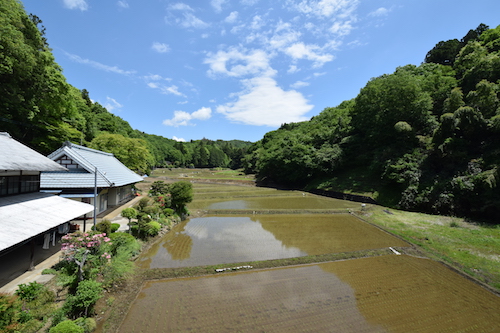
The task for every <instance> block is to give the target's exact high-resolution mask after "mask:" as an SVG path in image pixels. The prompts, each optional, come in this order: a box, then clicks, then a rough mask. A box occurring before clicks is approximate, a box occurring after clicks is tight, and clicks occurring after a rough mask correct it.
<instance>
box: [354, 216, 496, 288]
mask: <svg viewBox="0 0 500 333" xmlns="http://www.w3.org/2000/svg"><path fill="white" fill-rule="evenodd" d="M357 214H358V215H359V216H360V217H362V218H363V219H365V220H366V221H368V222H370V223H373V224H375V225H378V226H380V227H382V228H383V229H385V230H387V231H390V232H392V233H394V234H396V235H398V236H400V237H402V238H403V239H405V240H407V241H409V242H411V243H413V244H415V245H418V246H420V247H421V248H422V249H423V250H424V251H425V252H426V254H427V255H428V256H429V257H431V258H434V259H437V260H440V261H443V262H445V263H447V264H449V265H450V266H452V267H454V268H456V269H459V270H461V271H463V272H465V273H467V274H469V275H470V276H472V277H474V278H476V279H478V280H479V281H482V282H484V283H486V284H488V285H490V286H492V287H494V288H495V289H496V290H497V291H500V226H491V225H483V224H479V223H472V222H467V221H465V220H464V219H460V218H453V217H445V216H436V215H428V214H421V213H411V212H405V211H398V210H394V209H385V208H384V207H381V206H370V207H368V208H367V210H366V211H364V212H357Z"/></svg>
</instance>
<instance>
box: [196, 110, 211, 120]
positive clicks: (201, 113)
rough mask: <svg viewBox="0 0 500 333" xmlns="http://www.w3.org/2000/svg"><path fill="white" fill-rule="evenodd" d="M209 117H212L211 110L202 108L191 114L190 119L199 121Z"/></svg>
mask: <svg viewBox="0 0 500 333" xmlns="http://www.w3.org/2000/svg"><path fill="white" fill-rule="evenodd" d="M211 116H212V109H211V108H207V107H203V108H201V109H199V110H198V111H195V112H193V113H191V117H192V118H193V119H199V120H207V119H210V117H211Z"/></svg>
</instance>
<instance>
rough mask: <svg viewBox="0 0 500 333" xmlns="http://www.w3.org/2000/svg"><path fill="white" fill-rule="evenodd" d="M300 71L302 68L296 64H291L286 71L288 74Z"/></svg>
mask: <svg viewBox="0 0 500 333" xmlns="http://www.w3.org/2000/svg"><path fill="white" fill-rule="evenodd" d="M298 71H300V69H299V68H298V67H297V66H296V65H290V67H289V68H288V70H287V71H286V72H287V73H288V74H293V73H297V72H298Z"/></svg>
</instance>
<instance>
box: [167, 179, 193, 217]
mask: <svg viewBox="0 0 500 333" xmlns="http://www.w3.org/2000/svg"><path fill="white" fill-rule="evenodd" d="M170 194H171V195H172V207H173V208H174V209H175V210H176V211H177V212H183V211H184V209H185V205H186V204H188V203H190V202H191V201H193V185H192V184H191V183H190V182H187V181H179V182H175V183H173V184H172V185H170Z"/></svg>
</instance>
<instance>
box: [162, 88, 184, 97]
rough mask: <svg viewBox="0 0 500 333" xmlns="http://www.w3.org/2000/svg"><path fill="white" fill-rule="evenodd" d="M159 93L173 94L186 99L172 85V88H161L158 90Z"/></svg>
mask: <svg viewBox="0 0 500 333" xmlns="http://www.w3.org/2000/svg"><path fill="white" fill-rule="evenodd" d="M160 89H161V91H162V92H163V93H164V94H167V95H168V94H173V95H176V96H181V97H186V95H184V94H183V93H181V92H180V91H179V87H177V86H176V85H172V86H169V87H161V88H160Z"/></svg>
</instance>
